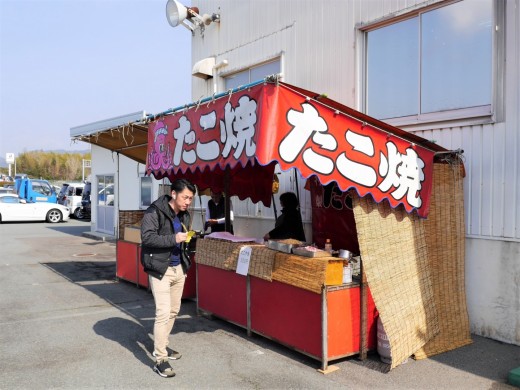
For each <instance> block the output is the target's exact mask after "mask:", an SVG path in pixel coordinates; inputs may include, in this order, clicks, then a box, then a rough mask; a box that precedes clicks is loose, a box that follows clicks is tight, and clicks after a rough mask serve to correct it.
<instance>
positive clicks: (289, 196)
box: [280, 192, 299, 209]
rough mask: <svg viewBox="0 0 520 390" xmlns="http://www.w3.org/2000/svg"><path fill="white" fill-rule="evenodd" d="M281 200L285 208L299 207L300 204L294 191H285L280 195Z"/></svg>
mask: <svg viewBox="0 0 520 390" xmlns="http://www.w3.org/2000/svg"><path fill="white" fill-rule="evenodd" d="M280 202H281V203H283V207H284V208H285V209H297V208H298V206H299V204H298V198H297V197H296V194H295V193H294V192H284V193H283V194H282V195H280Z"/></svg>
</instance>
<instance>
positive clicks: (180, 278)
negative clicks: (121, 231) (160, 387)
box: [141, 179, 196, 378]
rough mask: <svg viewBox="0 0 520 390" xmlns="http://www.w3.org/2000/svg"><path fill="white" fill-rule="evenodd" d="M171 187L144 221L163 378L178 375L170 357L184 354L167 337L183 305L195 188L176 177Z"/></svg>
mask: <svg viewBox="0 0 520 390" xmlns="http://www.w3.org/2000/svg"><path fill="white" fill-rule="evenodd" d="M170 189H171V196H170V195H163V196H161V197H159V199H157V200H156V201H155V202H153V203H152V205H151V206H150V207H148V209H147V210H146V211H145V213H144V216H143V221H142V223H141V241H142V244H141V245H142V251H141V263H142V265H143V267H144V271H145V272H146V273H147V274H148V276H149V280H150V287H151V289H152V294H153V298H154V301H155V322H154V326H153V336H154V351H153V355H154V356H155V360H156V364H155V366H154V368H153V369H154V371H155V372H157V373H158V374H159V375H160V376H162V377H163V378H171V377H173V376H175V372H174V371H173V369H172V367H171V366H170V363H169V362H168V360H169V359H170V360H177V359H180V358H181V356H182V355H181V354H180V353H179V352H177V351H174V350H172V349H169V348H168V340H169V337H170V333H171V331H172V329H173V324H174V323H175V319H176V318H177V315H178V314H179V310H180V308H181V298H182V291H183V289H184V282H185V280H186V275H187V273H188V269H189V268H190V265H191V261H190V257H189V254H188V251H187V244H186V242H185V241H186V239H187V237H188V234H187V232H186V230H187V228H186V226H191V223H190V222H191V218H190V214H189V213H188V207H189V206H190V204H191V202H192V201H193V197H194V195H195V191H196V189H195V186H194V185H193V184H192V183H190V182H189V181H187V180H185V179H177V180H175V181H174V182H173V183H172V184H171V188H170Z"/></svg>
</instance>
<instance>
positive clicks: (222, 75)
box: [176, 0, 520, 345]
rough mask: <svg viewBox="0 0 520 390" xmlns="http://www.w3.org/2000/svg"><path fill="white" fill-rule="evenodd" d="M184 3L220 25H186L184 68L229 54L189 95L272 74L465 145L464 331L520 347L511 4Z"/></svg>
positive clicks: (516, 25) (519, 141)
mask: <svg viewBox="0 0 520 390" xmlns="http://www.w3.org/2000/svg"><path fill="white" fill-rule="evenodd" d="M193 5H196V6H197V7H198V8H199V9H200V14H210V15H211V14H212V13H218V14H220V23H211V24H210V25H209V26H206V27H205V29H204V31H203V32H201V30H200V29H198V30H196V31H195V32H194V35H193V40H192V61H193V64H194V65H195V64H197V63H199V61H201V60H204V59H207V58H210V57H213V58H214V59H215V60H214V61H215V64H221V65H223V64H225V62H224V60H225V61H227V65H226V66H221V67H219V68H218V69H215V70H214V71H215V73H216V76H217V77H216V78H210V79H208V80H205V79H201V78H194V79H193V91H192V97H193V100H196V99H198V97H199V96H201V95H204V96H211V94H212V93H213V92H214V89H215V86H216V87H217V89H218V90H219V91H225V90H228V89H229V88H233V87H236V86H237V85H240V84H247V83H248V82H250V81H254V80H256V79H259V78H261V77H263V76H264V75H266V74H271V73H278V72H280V73H282V74H283V80H284V81H286V82H288V83H290V84H293V85H296V86H299V87H301V88H305V89H309V90H312V91H316V92H318V93H326V94H327V95H328V97H330V98H332V99H334V100H337V101H339V102H341V103H343V104H346V105H348V106H351V107H353V108H355V109H357V110H359V111H362V112H365V113H367V114H369V115H371V116H374V117H376V118H378V119H383V120H385V121H387V122H389V123H391V124H393V125H395V126H398V127H400V128H403V129H405V130H407V131H410V132H414V133H416V134H417V135H420V136H422V137H424V138H426V139H430V140H435V141H436V142H438V143H439V144H440V145H441V146H443V147H445V148H447V149H459V148H460V149H463V150H464V156H465V168H466V178H465V183H464V184H465V207H466V208H465V212H466V290H467V300H468V310H469V316H470V321H471V329H472V332H473V333H475V334H478V335H483V336H486V337H490V338H493V339H497V340H501V341H505V342H508V343H513V344H517V345H520V158H519V157H518V154H519V152H520V4H519V2H518V0H463V1H451V0H449V1H448V0H428V1H422V0H415V1H414V0H396V1H388V0H370V1H366V0H345V1H334V0H330V1H316V0H312V1H310V0H280V1H257V0H241V1H233V0H198V1H196V2H193ZM178 29H182V27H178ZM182 32H184V33H186V34H189V33H190V32H189V31H182ZM176 33H179V32H177V31H176ZM284 185H285V186H290V185H291V183H290V182H289V181H287V182H286V183H285V184H284ZM305 211H306V212H305V213H304V219H306V220H308V219H309V218H310V210H308V209H307V210H305ZM235 214H236V215H237V214H238V219H239V221H237V222H238V223H236V224H235V225H240V217H242V218H246V219H247V217H248V216H251V215H258V214H261V215H262V216H265V214H266V212H265V210H263V208H262V207H258V206H253V205H249V204H247V202H246V203H245V204H244V203H243V204H240V205H238V204H237V202H235ZM235 218H237V217H235ZM244 225H247V226H248V227H250V225H249V224H248V223H244ZM251 233H253V234H254V233H256V234H258V232H255V231H252V232H251ZM439 244H440V245H442V243H439Z"/></svg>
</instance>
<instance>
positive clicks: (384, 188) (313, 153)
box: [147, 84, 433, 217]
mask: <svg viewBox="0 0 520 390" xmlns="http://www.w3.org/2000/svg"><path fill="white" fill-rule="evenodd" d="M148 137H149V138H148V160H147V168H148V172H153V173H154V174H155V175H156V177H157V176H161V177H162V176H165V175H172V174H178V173H182V174H185V173H186V172H191V173H193V172H195V171H197V170H198V171H199V172H202V171H206V172H208V169H209V170H210V171H212V170H214V169H215V168H219V169H221V170H222V169H224V168H225V167H230V168H234V167H236V166H237V165H238V164H240V165H241V166H242V167H244V166H246V164H249V165H251V164H255V163H256V165H258V164H259V165H261V166H265V165H268V164H269V163H271V162H273V161H275V162H278V163H279V165H280V167H281V169H282V170H287V169H290V168H297V169H298V170H299V171H300V173H301V174H302V175H303V177H305V178H308V177H310V176H312V175H315V176H316V177H317V178H318V179H319V181H320V182H321V183H322V184H328V183H331V182H336V183H337V185H338V187H339V189H340V190H341V191H346V190H347V189H349V188H355V189H356V191H357V192H358V194H359V195H360V196H366V195H368V194H370V195H371V196H372V197H373V198H374V199H375V201H376V202H381V201H382V200H383V199H386V200H388V201H389V202H390V205H391V206H392V207H394V208H395V207H397V206H398V205H399V204H402V205H403V206H404V207H405V209H406V210H407V211H408V212H411V211H412V210H414V209H416V210H417V212H418V214H419V215H420V216H422V217H425V216H426V215H427V214H428V209H429V198H430V191H431V184H432V183H431V180H432V171H433V152H432V151H431V150H428V149H426V148H424V147H421V146H418V145H414V144H412V143H410V142H409V141H406V140H403V139H402V138H399V137H397V136H395V135H394V134H392V133H390V132H386V131H383V130H380V129H379V128H376V127H375V126H373V125H371V124H370V123H368V122H366V121H361V120H359V119H357V118H353V117H351V116H347V115H346V114H344V113H341V112H339V111H337V110H335V109H333V108H331V107H327V106H324V105H322V104H321V103H319V102H318V101H316V100H312V99H310V98H308V97H306V96H303V95H302V94H301V93H298V92H296V91H294V90H291V89H290V88H289V87H288V86H286V85H285V84H281V85H275V84H266V85H263V84H260V85H257V86H255V87H252V88H250V89H248V90H244V91H241V92H239V93H235V94H233V95H231V96H229V97H228V96H226V97H224V98H220V99H217V100H215V101H212V102H210V103H206V104H202V105H199V106H198V107H193V108H191V109H189V110H187V111H186V112H184V113H183V112H179V113H176V114H175V115H171V116H167V117H165V118H164V119H160V120H158V121H155V122H153V123H151V124H150V126H149V131H148ZM248 175H251V172H250V171H249V173H248ZM248 179H249V180H250V181H251V182H252V183H253V182H254V183H255V184H256V185H263V186H266V187H267V188H269V189H270V188H271V179H270V178H269V175H268V176H267V180H268V182H267V183H259V182H258V181H257V180H256V178H255V177H254V175H253V177H251V176H249V178H248ZM238 191H239V192H240V191H241V190H238ZM243 191H247V188H244V189H243ZM240 195H242V196H240ZM239 196H240V197H241V198H243V197H244V196H247V195H244V193H241V194H239ZM265 197H266V194H263V195H262V199H260V200H264V199H265ZM253 200H255V199H253ZM256 200H259V199H256ZM268 201H269V200H268ZM264 203H266V202H265V201H264Z"/></svg>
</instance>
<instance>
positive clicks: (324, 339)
mask: <svg viewBox="0 0 520 390" xmlns="http://www.w3.org/2000/svg"><path fill="white" fill-rule="evenodd" d="M328 313H329V309H328V306H327V287H326V286H323V287H322V288H321V369H319V370H318V372H321V373H322V374H324V375H326V374H330V373H331V372H334V371H336V370H339V367H336V366H329V323H328Z"/></svg>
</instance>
